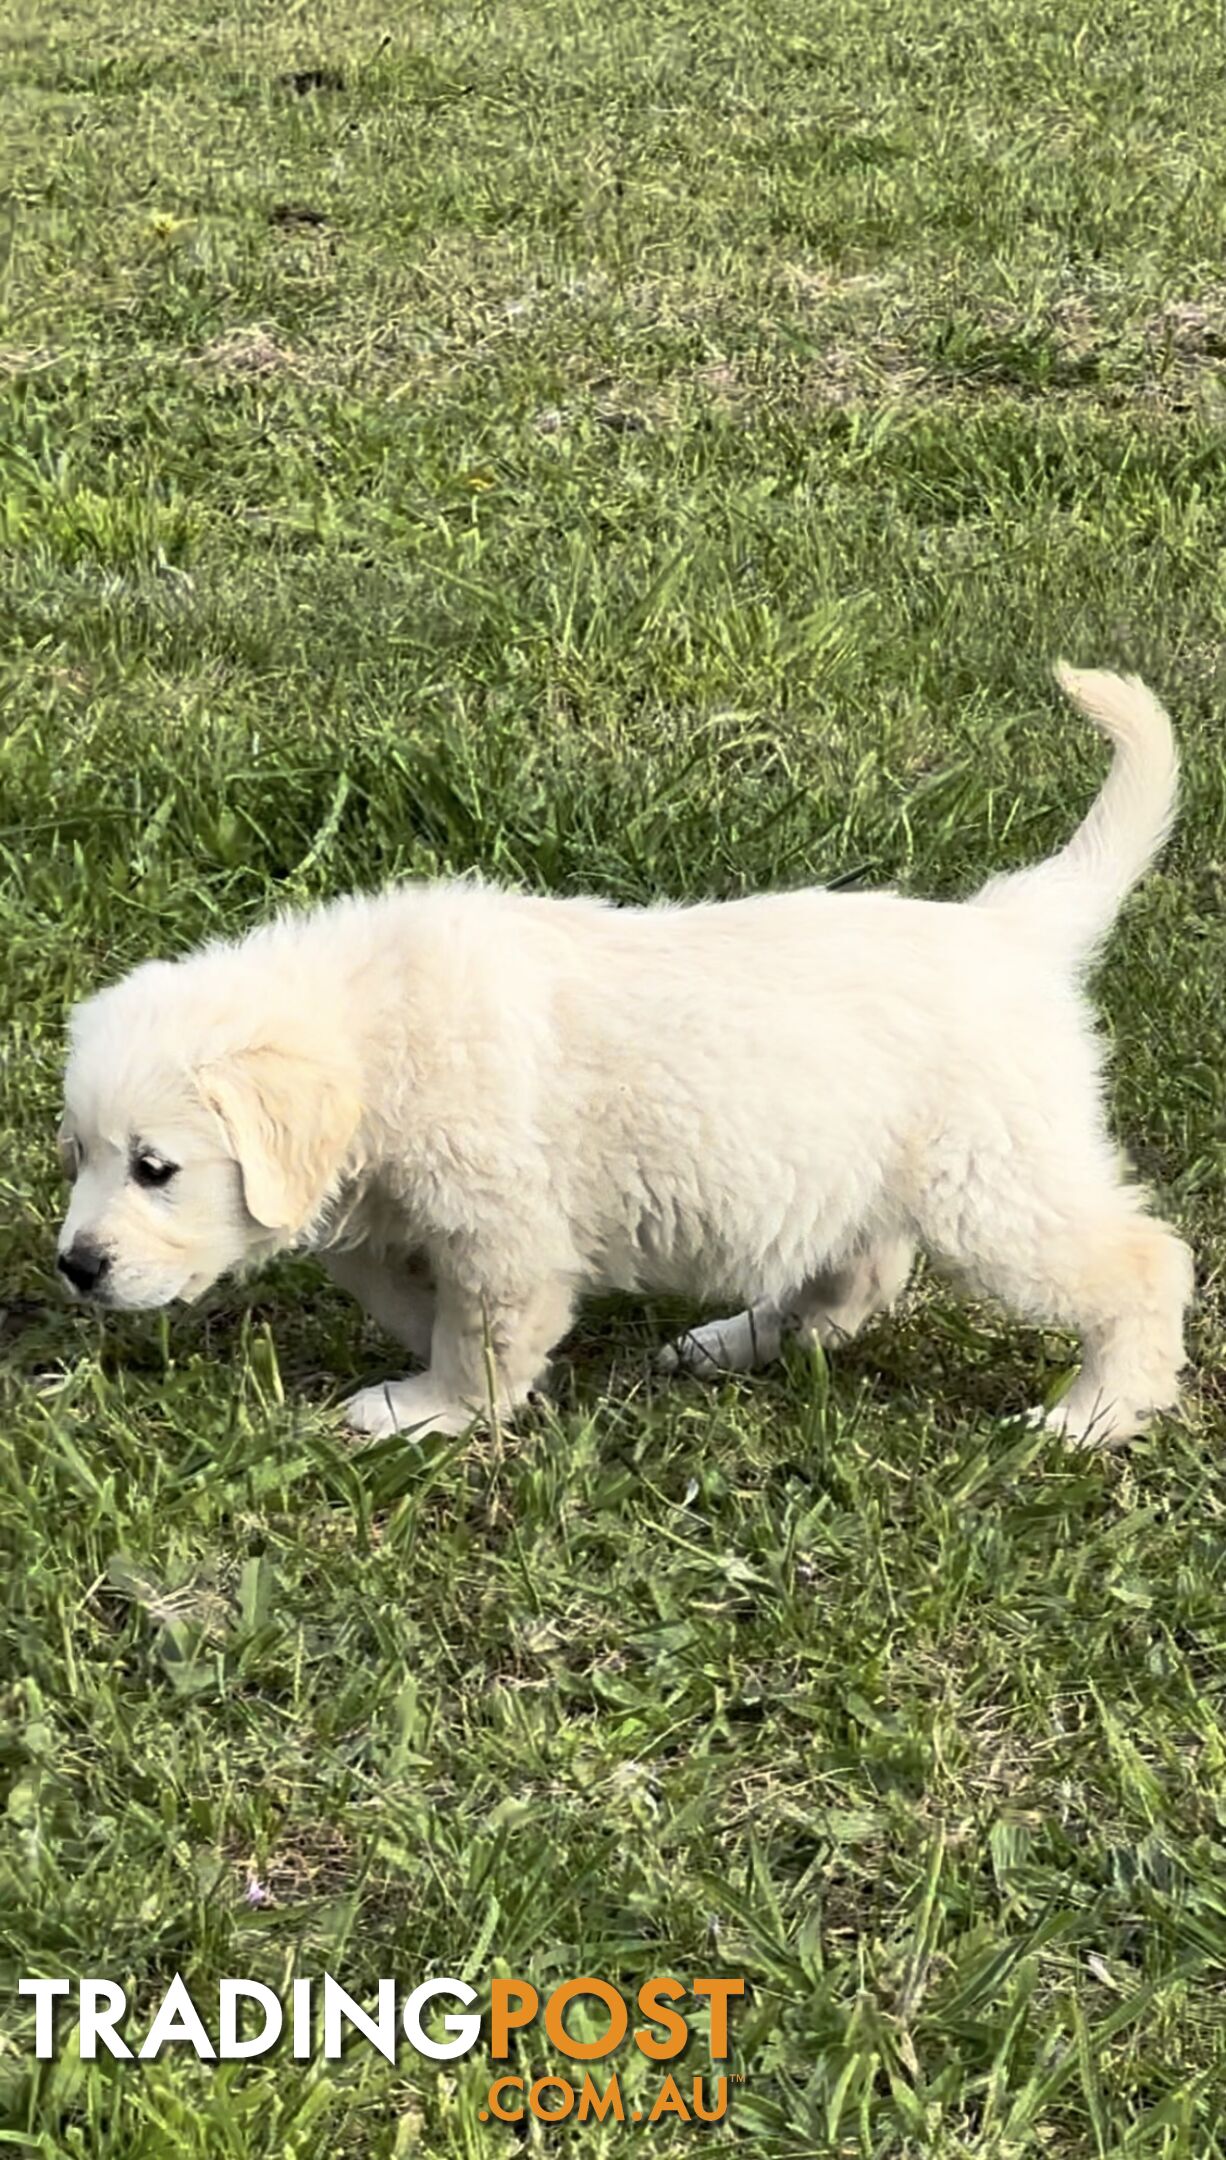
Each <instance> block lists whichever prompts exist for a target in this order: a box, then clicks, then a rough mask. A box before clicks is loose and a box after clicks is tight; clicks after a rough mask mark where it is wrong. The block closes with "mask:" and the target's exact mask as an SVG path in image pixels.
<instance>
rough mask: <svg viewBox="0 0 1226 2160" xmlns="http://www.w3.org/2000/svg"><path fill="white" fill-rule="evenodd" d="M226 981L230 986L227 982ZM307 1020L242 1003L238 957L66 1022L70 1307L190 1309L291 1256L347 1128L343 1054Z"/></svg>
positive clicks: (263, 1000) (212, 960) (154, 971)
mask: <svg viewBox="0 0 1226 2160" xmlns="http://www.w3.org/2000/svg"><path fill="white" fill-rule="evenodd" d="M227 960H228V961H229V976H230V979H229V981H227V966H226V962H227ZM304 1004H305V1001H303V1003H301V1004H295V1003H294V1002H293V1001H289V1000H287V1001H285V1004H284V1006H283V1007H279V1006H278V1003H277V1001H276V1000H275V999H270V997H269V994H268V990H267V985H266V984H265V985H263V986H262V994H255V993H254V992H253V991H251V990H250V989H248V990H247V991H246V992H245V993H244V985H243V982H242V978H241V974H240V973H239V972H238V971H237V969H236V965H235V956H234V955H232V954H231V955H226V954H215V955H206V956H201V958H199V959H197V960H196V961H187V962H183V963H167V962H153V963H151V964H150V965H149V966H147V967H143V968H139V969H137V971H136V972H135V974H133V975H129V976H128V977H127V978H126V979H125V980H124V981H123V982H121V983H118V984H116V985H115V987H114V988H113V989H111V990H104V991H103V992H102V993H101V995H100V996H98V997H96V998H92V999H90V1000H89V1002H88V1003H87V1004H85V1005H82V1006H79V1007H78V1008H77V1011H76V1012H75V1013H74V1015H73V1019H72V1025H71V1048H70V1052H69V1059H68V1068H67V1072H66V1075H65V1082H64V1118H63V1122H62V1124H61V1127H60V1151H61V1156H62V1159H63V1162H64V1167H65V1169H66V1171H67V1172H68V1174H69V1175H70V1176H71V1177H72V1179H73V1192H72V1198H71V1202H70V1204H69V1208H68V1213H67V1215H66V1217H65V1219H64V1223H63V1227H62V1228H61V1231H60V1235H59V1241H58V1253H57V1265H58V1267H59V1270H60V1273H61V1275H62V1276H63V1278H64V1281H65V1282H66V1284H67V1285H68V1288H69V1290H70V1291H71V1292H72V1294H73V1295H74V1296H77V1297H82V1298H92V1299H94V1300H96V1301H97V1302H99V1303H101V1304H106V1305H114V1306H121V1307H134V1306H157V1305H167V1304H169V1303H170V1302H171V1301H172V1300H173V1299H175V1298H189V1299H190V1298H195V1297H199V1296H200V1295H201V1293H202V1292H203V1291H204V1290H206V1289H208V1287H209V1285H210V1284H211V1283H214V1282H216V1281H217V1278H218V1277H219V1276H220V1275H225V1274H228V1273H229V1272H230V1271H231V1270H232V1269H235V1268H240V1267H242V1266H244V1265H246V1264H249V1263H251V1262H254V1261H256V1260H259V1259H262V1258H265V1257H267V1255H269V1254H270V1253H272V1252H275V1251H277V1250H280V1249H282V1248H283V1247H285V1246H288V1245H291V1244H293V1243H294V1242H295V1241H296V1240H297V1239H299V1238H300V1237H301V1236H302V1235H303V1234H304V1233H305V1232H306V1231H307V1230H308V1229H309V1227H310V1225H311V1224H312V1222H313V1221H314V1220H315V1218H316V1217H317V1216H318V1215H319V1214H320V1213H321V1211H322V1210H323V1208H324V1207H325V1206H326V1204H327V1202H328V1200H329V1199H330V1198H331V1197H332V1196H333V1194H334V1192H335V1191H336V1188H337V1186H338V1183H339V1182H340V1180H341V1178H342V1176H343V1173H344V1169H345V1165H346V1161H347V1158H348V1156H349V1154H350V1151H351V1148H352V1145H353V1142H354V1139H355V1135H356V1133H357V1128H358V1124H359V1119H360V1107H359V1101H358V1092H357V1084H356V1078H355V1074H354V1072H353V1069H352V1067H351V1065H350V1063H349V1061H348V1060H347V1058H346V1057H345V1055H344V1053H343V1050H341V1049H340V1048H338V1047H337V1046H336V1045H335V1044H329V1043H326V1042H324V1041H321V1040H320V1039H319V1038H318V1037H317V1035H315V1034H314V1033H313V1031H312V1028H311V1025H310V1023H309V1018H308V1017H307V1016H306V1015H305V1014H304V1009H303V1007H304Z"/></svg>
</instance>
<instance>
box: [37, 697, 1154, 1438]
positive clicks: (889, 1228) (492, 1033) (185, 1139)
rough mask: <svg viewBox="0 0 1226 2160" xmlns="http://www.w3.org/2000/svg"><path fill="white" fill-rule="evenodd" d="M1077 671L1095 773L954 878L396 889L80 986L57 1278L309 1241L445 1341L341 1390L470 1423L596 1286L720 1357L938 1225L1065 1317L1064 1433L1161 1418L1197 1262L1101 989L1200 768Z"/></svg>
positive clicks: (237, 1255)
mask: <svg viewBox="0 0 1226 2160" xmlns="http://www.w3.org/2000/svg"><path fill="white" fill-rule="evenodd" d="M1058 678H1059V681H1060V683H1061V685H1062V686H1063V688H1064V690H1065V691H1066V693H1067V694H1068V696H1069V697H1070V698H1071V699H1072V701H1073V703H1074V704H1075V705H1076V706H1078V707H1079V708H1080V710H1081V712H1082V713H1083V714H1085V715H1086V716H1088V717H1089V718H1090V719H1091V720H1093V721H1095V722H1096V723H1097V725H1098V726H1099V727H1100V728H1101V729H1102V731H1103V732H1104V733H1105V734H1106V735H1107V736H1109V737H1110V739H1111V741H1112V742H1113V744H1114V751H1115V755H1114V762H1113V765H1112V768H1111V771H1110V774H1109V776H1108V778H1107V781H1106V784H1105V786H1104V788H1103V790H1102V793H1101V794H1100V796H1099V797H1098V800H1097V801H1096V802H1095V803H1094V805H1093V807H1092V809H1091V810H1090V812H1089V815H1088V816H1087V817H1086V819H1085V821H1084V823H1083V824H1082V825H1081V827H1080V829H1079V830H1078V832H1077V833H1076V834H1075V836H1074V838H1073V839H1072V840H1071V841H1070V843H1069V844H1068V846H1067V847H1065V848H1064V850H1063V851H1062V852H1061V853H1060V854H1058V855H1056V856H1054V857H1053V858H1052V859H1051V860H1050V861H1047V862H1044V863H1042V864H1039V865H1038V866H1037V867H1033V868H1029V869H1025V870H1022V871H1020V872H1018V873H1016V874H1013V875H1010V876H1003V877H997V878H995V879H993V880H992V882H991V883H990V884H988V885H987V886H985V887H984V889H983V891H981V892H980V893H978V894H977V895H976V897H975V898H974V899H973V900H971V901H968V902H966V903H962V904H957V905H953V904H946V903H934V902H931V901H924V900H906V899H900V898H899V897H898V896H897V895H896V894H893V893H888V892H881V893H837V894H833V893H826V892H823V891H820V890H811V891H804V892H790V893H779V894H774V895H768V896H764V897H762V898H759V899H753V900H743V901H736V902H732V903H729V904H724V905H704V906H697V907H652V908H646V909H638V908H614V907H611V906H608V905H606V904H604V903H602V902H600V901H597V900H587V899H576V900H550V899H537V898H532V897H530V896H527V895H525V894H521V893H512V892H501V891H495V890H491V889H490V888H488V887H485V886H481V885H478V884H469V883H452V884H436V885H425V886H408V887H402V888H399V889H393V890H391V891H388V892H385V893H383V894H381V895H379V896H377V897H375V898H369V897H355V898H350V899H344V900H340V901H337V902H335V903H334V904H332V905H330V906H327V907H323V908H319V909H316V910H314V911H312V912H310V913H307V914H300V915H293V916H287V917H282V918H280V919H278V920H276V921H274V922H271V923H269V924H267V925H266V926H265V927H264V928H262V929H259V930H257V931H255V932H254V933H253V934H252V935H250V936H248V937H246V938H243V939H242V940H240V941H239V942H237V943H233V944H214V945H209V946H206V947H205V948H204V949H203V950H202V951H200V952H197V953H193V954H189V955H188V956H187V957H186V958H185V959H182V960H176V961H157V960H155V961H150V962H148V963H147V964H146V965H144V966H142V967H139V968H137V969H136V970H135V972H134V973H132V974H131V975H129V976H127V977H126V978H125V979H124V980H123V981H121V982H119V983H117V984H115V985H114V986H113V987H112V988H110V989H106V990H103V991H102V992H101V993H100V994H99V995H98V996H96V997H94V998H92V999H90V1000H89V1001H88V1002H87V1003H86V1004H84V1005H83V1006H80V1007H79V1008H78V1009H77V1010H76V1012H75V1013H74V1015H73V1018H72V1024H71V1049H70V1055H69V1059H68V1068H67V1078H66V1088H65V1095H66V1110H65V1117H64V1124H63V1128H62V1134H61V1139H62V1145H63V1149H64V1153H65V1157H66V1161H67V1166H68V1168H69V1170H70V1172H71V1173H72V1174H73V1176H74V1177H75V1187H74V1191H73V1194H72V1200H71V1205H70V1207H69V1209H68V1214H67V1218H66V1220H65V1223H64V1226H63V1229H62V1232H61V1234H60V1239H59V1259H58V1265H59V1269H60V1272H61V1273H62V1275H63V1276H64V1278H65V1280H66V1282H67V1283H68V1285H69V1287H70V1289H71V1290H72V1291H73V1292H74V1293H76V1294H77V1295H78V1296H80V1297H83V1298H92V1299H94V1300H96V1301H98V1302H100V1303H102V1304H106V1305H112V1306H117V1307H125V1308H126V1307H133V1306H160V1305H166V1304H168V1303H170V1302H171V1301H172V1300H173V1299H176V1298H184V1299H189V1300H190V1299H192V1298H195V1297H198V1296H199V1295H200V1293H201V1292H202V1291H203V1290H205V1289H206V1288H207V1287H208V1285H209V1284H210V1283H212V1282H214V1281H216V1279H217V1278H218V1277H219V1276H221V1275H224V1274H226V1273H228V1272H229V1271H230V1270H232V1269H236V1268H246V1267H248V1266H250V1265H251V1264H252V1263H255V1262H258V1261H261V1260H264V1259H266V1258H268V1257H269V1256H270V1255H272V1254H273V1253H277V1252H284V1251H287V1250H290V1249H295V1250H306V1251H311V1252H315V1253H317V1254H318V1255H319V1257H320V1259H321V1260H322V1261H323V1264H324V1266H325V1267H326V1268H327V1270H328V1272H329V1273H330V1274H331V1275H332V1277H333V1279H334V1280H335V1281H336V1282H337V1283H339V1284H340V1285H342V1286H343V1287H344V1288H345V1289H346V1290H349V1291H351V1292H352V1293H353V1294H354V1295H355V1296H356V1297H357V1298H358V1299H359V1300H360V1301H361V1303H362V1304H363V1305H364V1306H365V1308H366V1309H367V1311H368V1312H369V1313H371V1314H372V1315H373V1317H374V1318H375V1319H376V1320H377V1321H379V1323H380V1324H381V1325H382V1326H383V1327H384V1328H386V1329H387V1331H388V1332H389V1333H390V1334H391V1335H392V1336H394V1337H396V1338H397V1339H398V1340H399V1341H400V1342H401V1343H402V1344H403V1345H404V1347H405V1348H406V1349H407V1350H409V1351H410V1352H412V1354H413V1357H414V1358H415V1359H416V1360H418V1361H419V1362H421V1363H422V1364H424V1366H425V1368H426V1369H425V1371H424V1372H421V1373H419V1374H416V1375H414V1376H412V1377H409V1378H406V1379H400V1380H395V1381H391V1382H389V1383H387V1384H384V1385H381V1386H378V1387H371V1388H364V1389H363V1390H362V1391H361V1392H360V1393H359V1394H357V1395H355V1396H354V1397H353V1398H352V1400H351V1401H350V1402H349V1403H348V1405H347V1415H348V1420H349V1423H350V1424H351V1425H352V1426H354V1427H356V1428H357V1429H358V1430H359V1431H361V1432H364V1433H369V1434H375V1435H385V1434H388V1433H392V1432H398V1431H405V1430H418V1431H425V1430H428V1431H435V1432H448V1433H449V1432H459V1431H462V1430H464V1429H465V1428H466V1427H467V1426H468V1425H469V1424H470V1423H471V1422H472V1420H473V1418H474V1417H477V1416H480V1415H482V1414H487V1415H488V1414H491V1413H492V1414H495V1415H504V1416H505V1415H509V1414H511V1413H512V1412H514V1411H515V1410H516V1409H517V1407H518V1406H519V1405H520V1404H522V1403H523V1402H524V1401H525V1400H526V1398H527V1397H528V1395H529V1393H530V1391H531V1390H532V1388H533V1387H534V1385H535V1383H536V1382H537V1381H538V1379H539V1378H540V1375H541V1373H542V1369H543V1367H544V1366H545V1364H546V1361H547V1359H548V1356H549V1353H550V1351H551V1350H552V1349H553V1347H554V1345H555V1344H556V1343H557V1342H558V1340H559V1338H560V1337H561V1336H562V1335H564V1334H565V1332H566V1330H567V1328H568V1326H569V1324H570V1321H571V1318H572V1315H573V1313H574V1311H575V1307H576V1303H577V1301H578V1300H579V1299H580V1298H581V1297H583V1295H584V1294H585V1293H586V1292H589V1291H608V1290H620V1291H640V1292H653V1291H654V1292H667V1293H669V1294H670V1295H674V1296H682V1297H686V1298H690V1299H693V1300H695V1301H699V1302H702V1303H705V1304H707V1305H711V1304H715V1303H717V1301H729V1302H731V1301H737V1302H738V1303H740V1304H743V1305H745V1307H746V1309H745V1310H743V1311H740V1312H739V1313H738V1314H737V1316H736V1317H734V1318H732V1319H728V1320H724V1321H720V1322H716V1323H712V1324H708V1325H705V1326H700V1327H697V1328H696V1329H694V1330H693V1332H692V1333H689V1334H687V1335H684V1336H683V1337H682V1338H681V1339H680V1341H678V1342H676V1343H674V1344H673V1345H672V1347H671V1349H670V1350H668V1351H666V1352H665V1353H664V1356H663V1359H662V1362H663V1363H664V1364H665V1366H666V1367H667V1368H668V1369H670V1370H682V1371H688V1372H693V1373H701V1374H717V1373H722V1372H726V1371H731V1370H745V1369H748V1368H749V1367H752V1366H757V1365H760V1364H763V1363H765V1362H766V1361H767V1360H769V1359H771V1358H773V1357H774V1356H775V1355H776V1354H777V1353H778V1351H779V1348H780V1343H781V1340H782V1338H783V1336H784V1335H785V1334H786V1333H791V1332H795V1331H799V1333H800V1334H802V1335H806V1334H807V1335H810V1336H816V1337H817V1338H818V1339H819V1340H820V1341H821V1342H823V1343H835V1342H841V1341H842V1340H844V1338H846V1337H848V1336H851V1335H854V1334H855V1333H856V1332H857V1330H858V1329H859V1328H861V1327H862V1326H863V1324H864V1322H865V1321H866V1320H867V1319H869V1317H870V1316H871V1315H872V1314H873V1313H875V1312H877V1311H879V1310H880V1309H881V1308H883V1307H886V1306H888V1305H890V1304H891V1303H892V1301H893V1300H894V1299H895V1298H896V1296H897V1295H898V1293H899V1291H900V1290H901V1289H902V1287H903V1284H904V1283H905V1281H906V1279H907V1276H908V1274H909V1272H910V1269H911V1265H912V1260H913V1257H914V1255H915V1252H916V1249H917V1248H922V1249H923V1250H924V1251H925V1252H926V1253H927V1254H929V1255H930V1256H931V1258H932V1260H933V1261H934V1262H935V1263H936V1264H937V1265H938V1266H940V1267H944V1268H946V1269H948V1270H951V1271H953V1272H954V1273H955V1274H957V1275H959V1276H961V1277H962V1278H963V1279H965V1280H966V1281H967V1282H969V1284H971V1285H972V1286H973V1287H974V1288H975V1289H976V1290H978V1291H980V1292H985V1293H988V1294H991V1295H992V1296H995V1297H997V1298H999V1299H1001V1300H1003V1302H1004V1303H1005V1304H1006V1305H1007V1306H1008V1307H1009V1308H1010V1309H1011V1310H1012V1311H1013V1312H1015V1313H1017V1314H1019V1315H1021V1316H1023V1317H1024V1318H1026V1319H1029V1320H1033V1321H1039V1322H1052V1323H1056V1324H1058V1325H1060V1326H1063V1327H1068V1328H1071V1329H1074V1330H1076V1332H1077V1333H1078V1335H1079V1336H1080V1338H1081V1343H1082V1365H1081V1370H1080V1374H1079V1377H1078V1378H1077V1380H1076V1382H1075V1383H1074V1385H1073V1386H1072V1388H1071V1390H1070V1391H1069V1392H1068V1394H1067V1395H1066V1396H1065V1398H1064V1400H1063V1401H1062V1402H1061V1403H1060V1404H1059V1405H1058V1407H1057V1408H1056V1409H1054V1410H1053V1411H1052V1412H1051V1413H1050V1415H1049V1420H1048V1422H1049V1423H1050V1424H1052V1425H1054V1426H1055V1427H1056V1428H1057V1429H1058V1430H1059V1431H1060V1432H1061V1433H1063V1434H1065V1435H1066V1436H1067V1437H1068V1438H1069V1439H1070V1440H1071V1441H1075V1442H1089V1441H1118V1440H1122V1439H1124V1438H1126V1437H1128V1436H1129V1435H1130V1434H1133V1433H1135V1432H1136V1431H1137V1430H1138V1429H1139V1427H1140V1426H1141V1425H1142V1424H1143V1422H1144V1421H1145V1420H1146V1419H1147V1418H1148V1417H1149V1416H1150V1415H1151V1414H1152V1413H1153V1412H1155V1411H1159V1410H1163V1409H1167V1408H1169V1407H1170V1406H1171V1405H1173V1404H1174V1402H1175V1399H1176V1391H1177V1376H1178V1373H1179V1369H1180V1366H1181V1363H1182V1359H1183V1348H1182V1325H1183V1314H1184V1309H1185V1307H1186V1305H1187V1303H1188V1300H1189V1297H1190V1295H1191V1289H1192V1270H1191V1262H1190V1257H1189V1254H1188V1252H1187V1249H1186V1247H1185V1246H1184V1245H1182V1244H1181V1243H1180V1241H1179V1239H1178V1238H1177V1237H1176V1236H1175V1235H1174V1234H1173V1233H1172V1231H1171V1230H1169V1229H1168V1228H1167V1227H1166V1226H1165V1225H1164V1224H1162V1223H1160V1222H1157V1221H1155V1220H1154V1219H1153V1218H1152V1217H1151V1216H1149V1215H1147V1214H1146V1213H1145V1212H1144V1207H1143V1202H1142V1199H1141V1196H1140V1195H1139V1194H1138V1193H1137V1192H1136V1191H1135V1190H1133V1189H1132V1188H1131V1187H1129V1186H1127V1185H1125V1184H1123V1183H1121V1181H1120V1177H1119V1174H1118V1171H1117V1166H1116V1156H1115V1151H1114V1149H1113V1147H1112V1144H1111V1141H1110V1139H1109V1137H1108V1134H1107V1130H1106V1125H1105V1122H1104V1114H1103V1090H1102V1079H1101V1064H1102V1058H1101V1051H1100V1047H1099V1044H1098V1043H1097V1041H1096V1040H1095V1035H1094V1031H1093V1026H1092V1019H1091V1015H1090V1012H1089V1009H1088V1007H1087V1005H1086V1003H1085V1000H1084V998H1083V996H1082V993H1081V990H1080V987H1079V982H1080V978H1081V977H1082V975H1083V974H1084V972H1085V970H1086V967H1087V965H1088V963H1089V962H1090V960H1091V959H1092V957H1093V955H1094V953H1095V950H1096V948H1097V947H1098V946H1099V944H1100V943H1101V941H1102V940H1103V938H1104V937H1105V936H1106V933H1107V931H1108V930H1109V929H1110V927H1111V924H1112V922H1113V920H1114V918H1115V915H1116V913H1117V911H1118V909H1119V907H1120V904H1121V902H1122V901H1123V899H1124V897H1125V895H1126V894H1127V892H1128V891H1129V889H1130V888H1131V887H1132V886H1133V885H1134V884H1135V883H1136V882H1137V880H1138V879H1139V878H1140V876H1141V875H1142V873H1143V871H1144V870H1145V868H1146V866H1147V865H1148V864H1149V862H1150V861H1151V859H1152V858H1153V856H1154V854H1155V852H1156V850H1157V849H1158V848H1159V847H1160V845H1161V843H1162V841H1163V839H1164V838H1165V836H1166V833H1167V831H1168V829H1169V827H1170V824H1171V820H1172V816H1173V813H1174V808H1175V798H1176V783H1177V772H1178V764H1177V758H1176V753H1175V747H1174V742H1173V740H1172V735H1171V728H1170V723H1169V721H1168V719H1167V717H1166V714H1165V713H1164V712H1163V710H1162V708H1161V707H1160V706H1159V704H1158V703H1157V701H1156V700H1155V699H1154V698H1153V697H1152V696H1151V694H1150V693H1149V691H1148V690H1147V689H1146V688H1145V687H1144V685H1143V684H1142V683H1140V682H1138V681H1137V680H1135V678H1121V677H1119V676H1116V675H1108V674H1099V673H1078V672H1075V671H1073V670H1072V669H1070V668H1067V667H1061V668H1060V669H1059V670H1058ZM1036 1415H1037V1413H1036Z"/></svg>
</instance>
